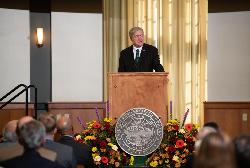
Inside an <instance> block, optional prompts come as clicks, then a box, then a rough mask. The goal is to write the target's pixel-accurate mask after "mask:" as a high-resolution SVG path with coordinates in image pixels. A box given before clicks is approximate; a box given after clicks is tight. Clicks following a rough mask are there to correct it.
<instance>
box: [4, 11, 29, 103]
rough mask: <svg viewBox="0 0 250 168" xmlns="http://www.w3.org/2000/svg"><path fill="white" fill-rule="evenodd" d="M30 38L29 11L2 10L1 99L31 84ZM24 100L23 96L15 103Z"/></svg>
mask: <svg viewBox="0 0 250 168" xmlns="http://www.w3.org/2000/svg"><path fill="white" fill-rule="evenodd" d="M29 36H30V28H29V11H27V10H16V9H2V8H0V73H1V77H0V97H2V96H3V95H5V94H6V93H7V92H9V91H10V90H11V89H13V88H14V87H15V86H17V85H18V84H20V83H23V84H26V85H29V84H30V39H29ZM22 89H23V88H22ZM20 90H21V89H20ZM20 90H18V91H20ZM13 96H14V95H13ZM7 100H8V99H5V100H4V101H7ZM24 100H25V94H22V96H21V97H19V98H17V99H16V100H15V101H24Z"/></svg>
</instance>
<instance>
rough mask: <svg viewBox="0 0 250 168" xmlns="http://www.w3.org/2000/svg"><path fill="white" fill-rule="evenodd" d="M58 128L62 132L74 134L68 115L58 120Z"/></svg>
mask: <svg viewBox="0 0 250 168" xmlns="http://www.w3.org/2000/svg"><path fill="white" fill-rule="evenodd" d="M57 129H58V131H59V132H60V133H61V134H70V135H71V134H73V126H72V122H71V120H70V118H69V117H68V116H61V117H60V118H59V119H58V120H57Z"/></svg>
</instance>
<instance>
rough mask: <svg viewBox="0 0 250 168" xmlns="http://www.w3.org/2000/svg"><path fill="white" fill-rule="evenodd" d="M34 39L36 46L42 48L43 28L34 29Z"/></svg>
mask: <svg viewBox="0 0 250 168" xmlns="http://www.w3.org/2000/svg"><path fill="white" fill-rule="evenodd" d="M36 37H37V43H36V44H37V46H38V47H42V46H43V40H44V39H43V28H41V27H38V28H36Z"/></svg>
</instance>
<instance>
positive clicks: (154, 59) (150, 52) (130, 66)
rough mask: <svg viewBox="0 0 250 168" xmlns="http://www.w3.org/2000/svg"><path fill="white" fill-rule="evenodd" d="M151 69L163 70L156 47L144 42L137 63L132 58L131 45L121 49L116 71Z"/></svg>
mask: <svg viewBox="0 0 250 168" xmlns="http://www.w3.org/2000/svg"><path fill="white" fill-rule="evenodd" d="M153 70H155V71H156V72H164V68H163V66H162V65H161V64H160V57H159V54H158V49H157V48H156V47H154V46H152V45H149V44H145V43H144V44H143V47H142V51H141V54H140V59H139V63H138V64H136V62H135V60H134V53H133V45H131V46H130V47H128V48H126V49H124V50H122V51H121V53H120V59H119V68H118V72H153Z"/></svg>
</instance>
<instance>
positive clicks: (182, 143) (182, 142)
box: [175, 139, 185, 148]
mask: <svg viewBox="0 0 250 168" xmlns="http://www.w3.org/2000/svg"><path fill="white" fill-rule="evenodd" d="M175 145H176V146H177V148H182V147H184V145H185V144H184V141H183V140H182V139H179V140H177V141H176V144H175Z"/></svg>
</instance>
